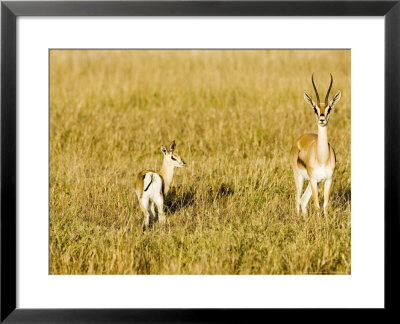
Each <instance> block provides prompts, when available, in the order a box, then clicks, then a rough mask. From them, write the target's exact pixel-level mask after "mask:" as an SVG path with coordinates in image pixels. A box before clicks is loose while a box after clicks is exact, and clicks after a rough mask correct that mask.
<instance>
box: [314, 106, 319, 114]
mask: <svg viewBox="0 0 400 324" xmlns="http://www.w3.org/2000/svg"><path fill="white" fill-rule="evenodd" d="M314 112H315V113H316V114H317V115H318V111H317V108H315V107H314Z"/></svg>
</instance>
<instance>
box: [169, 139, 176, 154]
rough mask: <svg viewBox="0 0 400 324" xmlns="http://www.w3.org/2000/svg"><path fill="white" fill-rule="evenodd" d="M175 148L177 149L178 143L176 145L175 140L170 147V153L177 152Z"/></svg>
mask: <svg viewBox="0 0 400 324" xmlns="http://www.w3.org/2000/svg"><path fill="white" fill-rule="evenodd" d="M175 147H176V143H175V140H173V141H172V142H171V144H170V146H169V151H170V152H173V151H174V150H175Z"/></svg>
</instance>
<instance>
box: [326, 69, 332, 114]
mask: <svg viewBox="0 0 400 324" xmlns="http://www.w3.org/2000/svg"><path fill="white" fill-rule="evenodd" d="M329 74H330V75H331V84H330V85H329V89H328V92H327V93H326V97H325V105H326V106H328V99H329V92H331V88H332V83H333V77H332V74H331V73H329Z"/></svg>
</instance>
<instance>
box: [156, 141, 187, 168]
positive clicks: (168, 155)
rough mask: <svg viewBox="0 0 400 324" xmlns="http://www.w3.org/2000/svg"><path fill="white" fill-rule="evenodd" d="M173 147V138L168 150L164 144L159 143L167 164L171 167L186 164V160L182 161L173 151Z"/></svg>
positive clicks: (180, 166)
mask: <svg viewBox="0 0 400 324" xmlns="http://www.w3.org/2000/svg"><path fill="white" fill-rule="evenodd" d="M175 147H176V144H175V140H173V141H172V142H171V144H170V146H169V150H167V149H166V148H165V146H164V145H161V152H163V154H164V160H165V161H167V162H168V164H170V165H171V166H173V167H177V168H182V167H184V166H185V165H186V162H185V161H183V160H182V159H181V158H180V156H179V155H178V154H176V153H174V150H175Z"/></svg>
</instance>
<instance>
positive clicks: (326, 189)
mask: <svg viewBox="0 0 400 324" xmlns="http://www.w3.org/2000/svg"><path fill="white" fill-rule="evenodd" d="M331 189H332V179H328V180H326V181H325V185H324V215H326V211H327V208H328V205H329V195H330V193H331Z"/></svg>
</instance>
